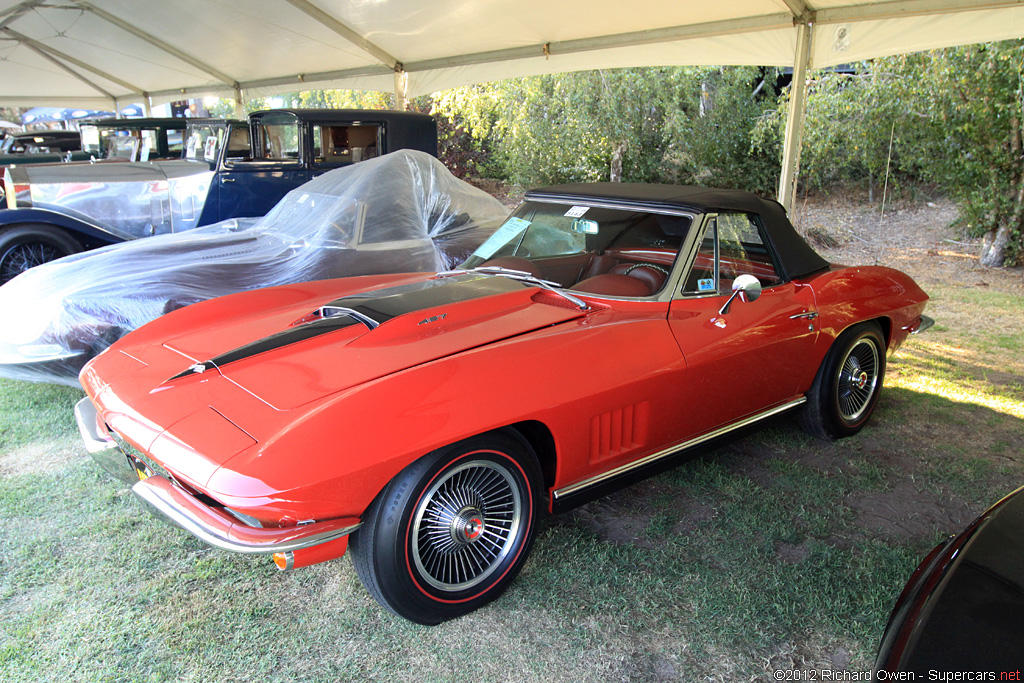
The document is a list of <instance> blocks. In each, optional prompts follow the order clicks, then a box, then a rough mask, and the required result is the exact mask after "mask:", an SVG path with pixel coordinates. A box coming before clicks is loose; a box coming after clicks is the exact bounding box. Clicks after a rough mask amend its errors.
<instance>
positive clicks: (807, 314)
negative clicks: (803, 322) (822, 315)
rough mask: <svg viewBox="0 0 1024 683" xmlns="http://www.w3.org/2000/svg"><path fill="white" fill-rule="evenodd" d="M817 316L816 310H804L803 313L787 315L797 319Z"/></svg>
mask: <svg viewBox="0 0 1024 683" xmlns="http://www.w3.org/2000/svg"><path fill="white" fill-rule="evenodd" d="M817 317H818V312H817V311H805V312H804V313H797V314H796V315H791V316H789V319H790V320H799V319H800V318H806V319H807V320H814V319H815V318H817Z"/></svg>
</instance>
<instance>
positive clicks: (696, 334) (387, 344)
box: [77, 184, 931, 623]
mask: <svg viewBox="0 0 1024 683" xmlns="http://www.w3.org/2000/svg"><path fill="white" fill-rule="evenodd" d="M927 299H928V297H927V295H926V294H925V293H924V292H923V291H921V289H920V288H919V287H918V286H917V285H916V284H915V283H914V282H913V280H911V279H910V278H909V277H907V276H906V275H904V274H902V273H900V272H898V271H895V270H891V269H889V268H884V267H857V268H851V267H843V266H836V265H830V264H829V263H827V262H826V261H824V260H823V259H822V258H821V257H820V256H818V255H817V254H816V253H815V252H814V251H813V250H812V249H811V248H810V247H809V246H808V245H807V244H806V242H804V240H803V239H802V238H801V237H800V236H799V235H798V234H797V233H796V231H795V230H794V229H793V227H792V225H791V224H790V222H789V220H788V219H787V218H786V215H785V213H784V211H783V209H782V207H781V206H779V205H778V204H777V203H775V202H771V201H765V200H762V199H759V198H757V197H755V196H753V195H751V194H748V193H744V192H738V191H724V190H708V189H703V188H692V187H673V186H656V185H628V184H625V185H624V184H592V185H591V184H587V185H563V186H556V187H548V188H544V189H539V190H534V191H532V192H530V193H529V194H528V195H527V197H526V200H525V202H524V203H523V204H522V206H520V207H519V208H518V209H517V210H516V211H515V212H514V213H513V214H512V216H511V217H510V218H509V219H508V220H507V221H506V222H505V223H504V224H503V225H502V226H501V228H499V229H498V231H497V232H495V233H494V235H493V236H492V237H491V238H490V239H488V240H487V241H486V242H485V243H484V244H483V245H482V246H480V248H479V249H477V251H476V252H475V253H474V254H473V255H472V256H471V257H470V258H469V260H467V261H466V262H465V263H464V264H462V266H461V267H460V268H459V269H457V270H454V271H450V272H443V273H436V274H435V273H429V274H426V273H421V274H405V275H386V276H370V277H358V278H346V279H340V280H325V281H319V282H309V283H304V284H293V285H286V286H282V287H273V288H269V289H263V290H257V291H250V292H245V293H241V294H235V295H231V296H226V297H222V298H219V299H214V300H211V301H207V302H203V303H198V304H194V305H192V306H188V307H186V308H183V309H181V310H178V311H175V312H173V313H170V314H168V315H166V316H163V317H161V318H159V319H157V320H156V321H154V322H152V323H150V324H148V325H145V326H144V327H142V328H140V329H139V330H137V331H136V332H133V333H131V334H129V335H128V336H126V337H125V338H123V339H121V340H120V341H118V342H116V343H115V344H114V345H113V346H111V347H110V348H109V349H107V350H106V351H105V352H104V353H102V354H101V355H99V356H98V357H97V358H95V359H94V360H93V361H91V362H90V363H89V364H88V365H87V366H86V367H85V369H84V370H83V371H82V374H81V381H82V385H83V386H84V387H85V389H86V391H87V393H88V398H87V399H84V400H83V401H82V402H81V403H80V404H79V406H78V407H77V413H78V418H79V425H80V427H81V429H82V433H83V436H84V437H85V439H86V442H87V445H88V447H89V450H90V451H91V452H93V454H94V456H95V457H96V458H97V460H99V461H100V462H101V463H102V464H104V465H105V466H106V467H107V468H108V469H110V470H111V471H114V472H122V473H126V475H127V477H128V478H129V479H130V480H131V481H133V482H134V485H133V486H132V489H133V491H134V492H135V493H136V494H137V496H138V497H139V498H141V499H142V500H143V501H144V502H145V503H146V504H147V505H148V506H150V507H151V508H152V509H153V510H154V511H155V513H156V514H158V515H160V516H163V517H165V518H167V519H169V520H171V521H172V522H174V523H176V524H177V525H179V526H181V527H183V528H184V529H185V530H187V531H189V532H191V533H193V534H195V535H196V536H198V537H199V538H201V539H203V540H204V541H206V542H208V543H210V544H212V545H214V546H217V547H220V548H224V549H228V550H232V551H237V552H245V553H266V554H273V556H274V560H275V562H276V563H277V565H278V566H279V567H281V568H282V569H291V568H295V567H301V566H304V565H308V564H312V563H315V562H322V561H325V560H329V559H332V558H336V557H340V556H341V555H342V554H343V553H344V552H345V551H346V548H347V547H348V546H349V544H351V549H352V555H353V561H354V563H355V567H356V571H357V572H358V574H359V576H360V578H361V579H362V581H363V583H364V584H365V585H366V587H367V588H368V589H369V591H370V592H371V593H372V594H373V596H374V597H375V598H376V599H377V600H378V601H379V602H380V603H381V604H382V605H384V606H385V607H387V608H388V609H390V610H392V611H393V612H395V613H396V614H399V615H401V616H403V617H405V618H408V619H411V620H413V621H417V622H420V623H438V622H440V621H443V620H445V619H449V618H451V617H455V616H458V615H461V614H464V613H466V612H469V611H471V610H473V609H476V608H477V607H479V606H481V605H483V604H485V603H487V602H488V601H490V600H492V599H494V598H495V597H497V596H498V595H499V594H500V593H501V592H502V591H503V590H504V589H505V588H506V587H507V586H508V585H509V583H510V582H511V581H512V580H513V578H514V577H515V576H516V574H517V572H518V571H519V569H520V568H521V567H522V565H523V563H524V561H525V560H526V557H527V554H528V552H529V550H530V545H531V542H532V539H533V535H534V530H535V528H536V525H537V519H538V517H539V516H540V515H541V514H543V513H545V512H548V511H552V512H557V511H559V510H564V509H566V508H569V507H572V506H574V505H578V504H580V503H582V502H585V501H587V500H590V499H592V498H594V497H596V496H598V495H600V494H601V493H603V492H605V491H608V490H610V489H612V488H615V487H620V486H623V485H625V484H627V483H629V482H631V481H634V480H636V479H637V478H640V477H643V476H647V475H650V474H652V473H653V472H655V471H658V470H659V469H663V468H664V467H666V466H667V465H668V464H670V463H671V462H672V461H674V460H676V459H678V458H679V457H681V456H686V455H688V454H692V453H693V452H695V451H696V450H698V449H701V448H706V447H708V446H709V445H712V444H714V443H717V442H719V441H720V440H721V439H723V438H728V437H729V436H730V435H731V434H733V433H734V432H737V431H738V430H741V429H744V428H746V427H749V426H751V425H754V424H755V423H758V422H760V421H762V420H765V419H766V418H769V417H771V416H773V415H777V414H780V413H783V412H787V411H793V412H795V413H796V415H797V417H798V419H799V421H800V423H801V425H802V426H803V427H804V428H805V429H807V430H808V431H809V432H811V433H812V434H815V435H817V436H820V437H823V438H836V437H841V436H848V435H851V434H854V433H855V432H857V431H858V430H859V429H860V428H861V427H863V426H864V424H865V423H866V422H867V421H868V419H869V418H870V417H871V413H872V411H873V409H874V407H875V404H876V402H877V400H878V396H879V392H880V391H881V388H882V380H883V377H884V374H885V359H886V353H887V352H893V351H895V350H896V349H898V348H899V346H900V344H902V343H903V341H904V340H905V339H906V338H907V335H909V334H912V333H914V332H918V331H921V330H922V329H924V328H925V327H927V326H928V325H929V324H930V323H931V321H930V320H929V319H928V318H927V317H925V316H923V315H922V312H923V310H924V307H925V303H926V301H927Z"/></svg>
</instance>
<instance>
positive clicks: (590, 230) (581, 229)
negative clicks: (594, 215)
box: [572, 218, 597, 235]
mask: <svg viewBox="0 0 1024 683" xmlns="http://www.w3.org/2000/svg"><path fill="white" fill-rule="evenodd" d="M572 231H573V232H577V233H580V234H581V235H596V234H597V221H588V220H587V219H586V218H577V219H576V220H574V221H573V222H572Z"/></svg>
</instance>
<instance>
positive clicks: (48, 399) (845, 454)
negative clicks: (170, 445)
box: [0, 288, 1024, 683]
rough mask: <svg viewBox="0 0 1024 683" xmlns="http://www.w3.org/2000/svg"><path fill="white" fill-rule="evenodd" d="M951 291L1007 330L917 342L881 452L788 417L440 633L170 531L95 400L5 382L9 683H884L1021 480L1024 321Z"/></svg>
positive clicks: (625, 496) (622, 512)
mask: <svg viewBox="0 0 1024 683" xmlns="http://www.w3.org/2000/svg"><path fill="white" fill-rule="evenodd" d="M941 295H942V296H943V297H945V298H944V299H942V300H940V301H939V302H937V308H939V309H940V310H941V309H942V308H943V307H944V306H945V307H947V308H949V309H950V310H952V309H955V308H956V307H958V306H959V307H962V308H964V309H967V310H973V309H976V308H979V307H983V308H984V311H983V314H984V316H986V317H987V319H990V320H993V319H994V320H995V322H997V323H1001V324H996V325H993V326H992V328H991V330H986V329H980V330H979V329H974V328H971V329H965V328H964V327H963V326H962V325H959V324H957V323H956V320H955V317H954V316H948V317H947V318H946V319H945V322H944V324H943V326H942V327H939V326H936V327H935V328H933V330H932V331H933V332H936V334H934V335H932V336H931V337H929V336H928V334H925V335H922V336H921V338H919V339H918V338H915V339H914V340H912V341H911V342H909V343H908V344H907V346H906V347H905V348H904V350H903V351H901V353H900V354H899V355H898V356H897V357H896V358H895V359H893V360H892V361H891V363H890V377H889V379H888V381H887V385H888V386H887V389H886V391H885V393H884V394H883V398H882V401H881V403H880V405H879V409H878V412H877V414H876V417H875V419H874V420H873V422H872V423H871V424H870V425H869V426H868V427H867V428H866V429H865V430H864V431H863V432H861V434H859V435H857V436H856V437H854V438H851V439H847V440H844V441H840V442H836V443H834V444H828V443H823V442H820V441H816V440H814V439H811V438H809V437H807V436H805V435H804V434H802V433H801V432H800V431H799V430H797V429H796V427H795V425H794V424H793V422H792V421H791V420H787V419H781V420H778V421H776V422H774V423H773V424H771V425H769V426H768V427H767V428H766V429H764V430H762V431H761V432H759V433H757V434H755V435H753V436H750V437H747V438H745V439H743V440H741V441H738V442H735V443H733V444H730V445H728V446H725V447H723V448H721V449H720V450H718V451H716V452H714V453H710V454H708V455H705V456H703V457H701V458H699V459H697V460H694V461H691V462H689V463H686V464H684V465H682V466H680V467H678V468H676V469H674V470H672V471H669V472H667V473H665V474H663V475H661V476H659V477H657V478H655V479H652V480H649V481H647V482H643V483H641V484H638V485H636V486H634V487H631V488H630V489H627V490H624V491H620V492H618V493H616V494H613V495H611V496H609V497H607V498H605V499H602V500H601V501H597V502H595V503H592V504H590V505H588V506H586V507H584V508H583V509H581V510H578V511H575V512H571V513H567V514H565V515H561V516H558V517H553V518H549V519H548V520H547V521H545V522H544V524H543V525H542V527H541V529H540V533H539V535H538V539H537V542H536V545H535V548H534V552H533V555H532V557H531V558H530V560H529V561H528V562H527V564H526V567H525V569H524V571H523V573H522V574H521V575H520V577H519V578H518V580H517V581H516V582H515V583H514V584H513V586H512V587H511V589H510V590H509V591H508V593H506V595H505V596H503V597H502V598H501V599H500V600H498V601H497V602H496V603H494V604H492V605H490V606H488V607H487V608H485V609H483V610H480V611H479V612H477V613H474V614H472V615H469V616H467V617H464V618H462V619H458V620H456V621H454V622H449V623H446V624H443V625H441V626H437V627H434V628H427V627H421V626H416V625H413V624H410V623H407V622H405V621H402V620H400V619H397V618H394V617H392V616H391V615H390V614H389V613H387V612H385V611H384V610H383V609H381V608H379V607H378V606H377V605H376V604H375V603H374V602H373V601H372V599H371V598H370V597H369V596H368V595H367V593H366V592H365V590H363V588H362V586H361V585H360V584H359V582H358V580H357V578H356V577H355V573H354V571H353V570H352V567H351V564H350V562H349V561H348V560H347V559H343V560H340V561H335V562H330V563H327V564H323V565H317V566H314V567H308V568H303V569H300V570H297V571H294V572H290V573H281V572H278V571H277V570H276V569H275V568H274V567H273V565H272V563H271V562H269V561H268V560H267V559H265V558H256V557H243V556H237V555H231V554H228V553H225V552H221V551H217V550H213V549H210V548H207V547H206V546H204V545H203V544H201V543H200V542H198V541H197V540H195V539H193V538H191V537H190V536H188V535H186V534H185V533H183V532H181V531H179V530H176V529H174V528H172V527H169V526H167V525H165V524H162V523H161V522H159V521H157V520H156V519H154V518H153V517H151V516H150V515H149V514H148V513H146V512H145V511H143V509H142V508H141V506H139V505H138V504H137V503H136V502H135V501H134V499H133V498H132V496H131V495H130V494H128V493H126V492H125V490H124V489H123V488H122V487H121V485H120V484H118V483H117V482H115V481H113V480H110V479H108V478H107V477H106V476H105V475H104V474H103V473H102V472H101V471H100V470H99V469H98V468H97V467H96V466H94V464H93V463H92V462H91V460H90V459H89V458H88V456H87V455H86V454H85V451H84V449H83V448H82V447H81V445H80V444H79V440H78V435H77V430H76V429H75V427H74V423H73V416H72V412H71V407H72V406H73V404H74V402H75V401H76V400H77V399H78V398H79V397H80V396H81V393H80V392H76V391H74V390H70V389H66V388H60V387H51V386H46V385H29V384H19V383H14V382H7V381H0V609H2V614H3V615H4V618H3V620H0V680H2V681H11V682H20V681H25V682H26V683H28V682H31V683H36V682H43V681H54V682H60V683H68V682H70V681H111V682H121V681H124V682H128V681H131V682H134V681H140V682H142V681H145V682H149V681H175V682H177V681H261V682H263V681H451V680H464V681H497V680H500V681H572V682H574V683H575V682H580V681H609V680H623V681H658V680H666V681H667V680H703V679H709V680H727V681H732V680H771V671H772V670H774V669H776V668H833V667H836V668H850V669H852V670H855V671H862V670H865V669H866V668H868V667H869V666H870V663H871V661H872V658H873V655H874V650H875V648H876V647H877V642H878V638H879V636H880V635H881V632H882V629H883V627H884V624H885V621H886V619H887V617H888V614H889V610H890V608H891V605H892V602H893V601H894V599H895V597H896V595H897V594H898V592H899V590H900V588H901V587H902V585H903V583H904V582H905V580H906V579H907V577H908V576H909V575H910V573H911V571H912V570H913V568H914V567H915V566H916V564H917V562H918V561H919V559H920V557H921V556H922V555H923V554H924V553H925V552H926V551H927V550H928V549H929V548H930V547H931V546H932V545H933V544H934V543H935V542H936V541H937V540H938V539H939V538H941V537H942V536H943V535H944V534H946V533H948V532H951V531H955V530H957V528H958V527H957V524H958V522H956V521H954V520H955V519H959V518H958V517H956V516H955V515H954V513H956V514H959V515H961V516H963V515H973V514H977V513H978V512H980V511H981V510H982V509H984V508H985V507H986V506H987V505H989V504H990V503H992V502H994V501H995V500H997V499H998V498H999V497H1001V496H1002V495H1004V494H1005V493H1007V492H1009V491H1010V490H1012V489H1013V488H1015V486H1016V485H1017V484H1018V483H1021V482H1022V479H1024V478H1022V474H1024V464H1022V462H1021V461H1020V458H1021V449H1020V444H1021V443H1024V396H1022V395H1021V393H1020V385H1021V384H1022V383H1024V365H1022V361H1021V360H1020V355H1021V354H1020V351H1021V349H1020V347H1019V341H1018V340H1019V338H1020V337H1019V336H1017V335H1016V330H1017V328H1016V327H1015V326H1016V325H1018V323H1019V318H1020V314H1019V310H1020V308H1019V307H1020V303H1021V302H1020V299H1019V298H1016V297H1012V296H1004V295H999V294H997V293H993V292H976V291H972V290H966V289H955V288H948V289H947V290H944V291H943V292H941ZM1008 330H1009V331H1008ZM908 497H909V498H910V499H911V500H910V501H909V503H910V504H926V505H928V506H930V509H931V510H932V517H926V518H925V520H924V522H921V523H919V524H918V525H917V526H913V527H899V528H898V529H897V531H893V530H892V529H888V528H884V527H883V528H881V529H880V528H879V527H876V526H873V522H872V521H871V519H870V517H869V516H865V514H864V509H865V506H866V505H869V504H870V505H876V504H878V505H880V504H881V503H885V504H886V505H892V506H896V507H894V508H893V509H897V512H896V513H892V514H894V515H895V516H896V517H899V516H900V514H899V512H898V505H900V504H903V503H905V502H906V501H905V500H904V499H907V498H908ZM865 501H867V502H865ZM951 506H952V507H955V509H952V507H951ZM883 508H884V506H881V507H879V509H880V510H883ZM873 509H874V508H871V509H869V512H870V511H872V510H873ZM883 512H884V510H883ZM883 512H879V514H883ZM885 514H889V513H885ZM894 521H897V522H898V521H900V520H899V519H896V520H894ZM966 521H967V520H964V522H966ZM613 527H614V528H613ZM613 532H614V533H613ZM836 662H838V663H836Z"/></svg>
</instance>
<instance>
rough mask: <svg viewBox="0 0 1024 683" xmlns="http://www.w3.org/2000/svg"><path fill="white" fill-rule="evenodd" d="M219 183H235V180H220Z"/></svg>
mask: <svg viewBox="0 0 1024 683" xmlns="http://www.w3.org/2000/svg"><path fill="white" fill-rule="evenodd" d="M220 181H221V182H222V183H233V182H235V179H234V178H221V179H220Z"/></svg>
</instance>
